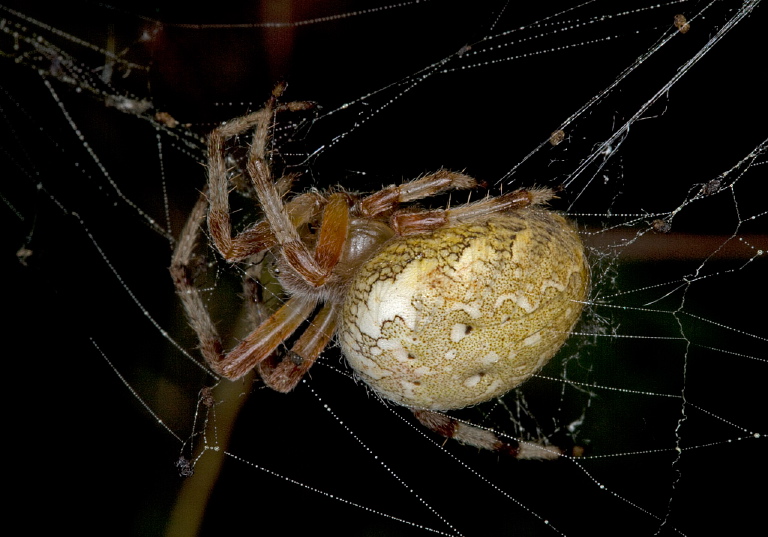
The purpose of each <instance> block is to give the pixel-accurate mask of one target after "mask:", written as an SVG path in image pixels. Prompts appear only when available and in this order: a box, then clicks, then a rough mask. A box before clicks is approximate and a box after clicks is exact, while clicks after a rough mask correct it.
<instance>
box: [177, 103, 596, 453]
mask: <svg viewBox="0 0 768 537" xmlns="http://www.w3.org/2000/svg"><path fill="white" fill-rule="evenodd" d="M281 91H282V90H281V89H278V90H276V91H275V93H274V95H273V97H272V98H271V99H270V101H269V102H268V103H267V104H266V106H265V107H264V108H263V109H261V110H259V111H257V112H254V113H252V114H249V115H247V116H243V117H240V118H236V119H234V120H232V121H230V122H228V123H226V124H224V125H222V126H221V127H219V128H218V129H216V130H215V131H214V132H213V133H212V134H211V135H210V137H209V143H208V150H209V154H208V159H209V161H208V165H209V179H208V187H207V190H206V192H205V193H204V194H203V196H202V197H201V199H200V201H199V202H198V204H197V206H196V207H195V209H194V210H193V212H192V214H191V215H190V217H189V220H188V222H187V225H186V227H185V229H184V231H183V232H182V236H181V238H180V240H179V244H178V246H177V248H176V252H175V253H174V259H173V264H172V267H171V272H172V274H173V276H174V280H175V283H176V286H177V289H178V292H179V295H180V296H181V298H182V301H183V302H184V305H185V308H186V311H187V315H188V317H189V319H190V323H191V324H192V327H193V328H194V329H195V331H196V333H197V335H198V338H199V339H200V347H201V350H202V353H203V356H204V357H205V359H206V361H207V362H208V364H209V365H210V367H211V368H212V369H213V370H214V371H216V372H217V373H219V374H220V375H223V376H225V377H227V378H229V379H236V378H239V377H241V376H242V375H244V374H246V373H247V372H249V371H250V370H251V369H254V368H256V369H257V370H258V372H259V374H260V375H261V378H262V379H263V380H264V382H265V383H266V384H267V385H269V386H270V387H272V388H274V389H276V390H278V391H283V392H287V391H290V390H291V389H293V388H294V387H295V386H296V384H297V383H298V382H299V381H300V380H301V378H302V377H303V375H304V374H305V373H306V372H307V370H308V369H309V368H310V367H311V365H312V364H313V363H314V361H315V359H316V358H317V357H318V356H319V355H320V353H321V352H322V351H323V349H324V348H325V347H326V346H327V345H328V343H329V342H330V341H331V339H332V338H333V337H334V335H336V336H337V339H338V342H339V344H340V346H341V348H342V351H343V353H344V355H345V356H346V358H347V360H348V362H349V363H350V365H351V366H352V368H353V369H354V370H355V373H356V375H357V376H358V377H359V378H361V379H362V380H364V381H365V382H366V383H367V384H368V385H369V386H370V387H371V388H373V390H374V391H375V392H376V393H378V394H379V395H380V396H382V397H384V398H386V399H388V400H391V401H394V402H396V403H399V404H402V405H404V406H407V407H409V408H411V409H412V410H414V414H415V415H416V416H417V418H418V419H419V420H420V421H421V422H422V423H423V424H424V425H426V426H427V427H429V428H431V429H432V430H434V431H436V432H439V433H440V434H443V435H445V436H450V437H455V438H458V439H459V440H462V441H464V442H468V443H471V444H474V445H477V446H480V447H484V448H490V449H502V448H503V449H511V450H512V451H513V452H515V453H516V454H517V455H518V456H545V455H542V454H538V455H531V454H530V453H528V454H527V455H521V451H522V450H521V448H520V446H518V445H516V444H514V445H512V444H511V443H510V442H509V441H506V442H502V441H500V440H499V439H498V438H497V437H496V436H495V435H493V434H492V433H490V432H485V431H480V430H475V431H468V427H467V426H465V425H462V424H459V423H458V422H456V421H455V420H452V419H450V418H447V417H445V416H443V415H441V414H439V413H438V412H436V411H439V410H450V409H456V408H462V407H465V406H468V405H473V404H477V403H481V402H484V401H487V400H489V399H491V398H494V397H499V396H500V395H502V394H504V393H506V392H507V391H509V390H510V389H512V388H514V387H515V386H517V385H519V384H520V383H522V382H524V381H525V380H527V379H528V378H529V377H530V376H531V375H533V374H534V373H535V372H536V371H537V370H539V369H540V368H541V367H542V366H543V365H544V364H545V363H546V362H547V361H548V360H549V359H550V358H551V357H552V356H553V355H554V354H555V353H556V352H557V350H558V349H559V348H560V347H561V345H562V344H563V342H564V341H565V339H566V338H567V337H568V334H569V333H570V330H571V329H572V327H573V325H574V324H575V322H576V321H577V319H578V317H579V315H580V313H581V309H582V303H583V301H584V300H585V299H586V295H587V292H588V287H589V268H588V265H587V262H586V259H585V255H584V250H583V246H582V245H581V242H580V240H579V237H578V234H577V233H576V231H575V230H574V229H573V227H572V226H571V225H570V224H569V223H568V222H567V221H566V220H565V219H564V218H563V217H562V216H560V215H558V214H556V213H554V212H552V211H549V210H546V209H544V208H543V207H542V205H543V204H544V203H545V202H547V201H548V200H549V199H550V198H551V197H552V192H551V190H549V189H521V190H516V191H514V192H510V193H507V194H503V195H500V196H497V197H485V198H483V199H481V200H479V201H476V202H473V203H468V204H465V205H459V206H456V207H450V208H445V209H437V210H434V209H433V210H426V209H422V208H419V207H418V206H416V205H414V204H413V202H415V201H417V200H420V199H423V198H426V197H429V196H434V195H436V194H439V193H443V192H446V191H449V190H451V189H472V188H475V187H476V186H478V185H477V181H476V180H475V179H473V178H472V177H469V176H468V175H465V174H463V173H457V172H452V171H447V170H439V171H437V172H435V173H431V174H428V175H425V176H423V177H421V178H418V179H415V180H412V181H409V182H406V183H403V184H401V185H395V186H390V187H387V188H384V189H382V190H380V191H378V192H375V193H373V194H357V193H352V192H346V191H342V190H336V191H333V192H319V191H311V192H307V193H304V194H298V195H295V196H293V197H290V196H287V193H288V191H289V190H290V188H291V186H292V182H293V178H292V177H286V176H283V177H279V178H274V177H273V176H272V169H271V166H270V164H269V155H268V150H267V147H268V143H269V140H270V132H271V126H272V122H273V120H274V115H275V114H277V113H279V112H282V111H286V110H301V109H304V108H307V107H308V106H309V105H307V104H306V103H288V104H278V103H277V97H279V95H280V93H281ZM249 130H253V138H252V141H251V143H250V146H249V150H248V156H247V166H246V170H247V175H248V179H249V180H250V182H251V185H252V187H253V190H254V192H255V196H256V198H257V200H258V203H259V205H260V209H261V211H262V212H263V215H264V218H263V220H261V221H259V222H256V223H255V224H253V225H252V226H251V227H249V228H247V229H246V230H245V231H243V232H241V233H239V234H237V235H233V233H232V225H231V222H230V207H229V191H230V189H231V184H230V179H229V178H228V170H227V166H226V164H225V162H226V160H225V143H226V142H227V140H228V139H230V138H232V137H234V136H236V135H239V134H242V133H245V132H247V131H249ZM284 198H287V201H286V200H284ZM206 214H207V221H208V228H209V231H210V237H211V240H212V243H213V245H214V246H215V248H216V250H218V252H219V253H220V254H221V255H222V256H223V257H224V258H225V259H226V260H227V261H229V262H240V261H245V260H248V259H253V258H254V256H257V255H260V254H263V253H264V252H265V251H269V252H270V253H271V254H272V255H273V256H274V259H275V263H276V267H277V270H276V271H275V272H276V273H277V274H278V276H277V278H278V280H279V282H280V284H281V286H282V287H283V288H284V290H285V292H286V296H287V297H288V298H287V300H286V301H285V302H284V304H283V305H282V306H281V307H280V308H279V309H277V311H275V313H274V314H273V315H272V316H270V317H269V318H267V319H266V320H264V321H263V322H261V323H260V324H259V325H258V326H256V327H254V329H253V331H252V332H251V333H250V334H248V335H247V336H246V337H245V338H243V340H242V341H241V342H240V343H239V344H238V345H237V346H235V348H234V349H232V350H231V351H229V352H224V350H223V348H222V345H221V343H220V340H219V336H218V334H217V332H216V329H215V326H214V324H213V323H212V321H211V319H210V317H209V315H208V312H207V310H206V308H205V306H204V304H203V302H202V299H201V298H200V295H199V293H198V292H197V290H196V289H195V287H194V284H193V281H192V279H193V278H192V277H191V275H190V274H191V271H190V270H189V265H190V262H191V257H192V251H193V249H194V246H195V243H196V241H197V239H198V236H199V228H200V226H201V224H202V222H203V220H204V219H205V217H206ZM308 319H310V322H309V323H308V324H306V328H301V327H302V326H303V325H304V324H305V321H307V320H308ZM302 329H303V332H301V330H302ZM295 333H296V334H295ZM287 340H291V341H293V343H292V346H291V348H290V350H289V351H288V352H284V353H279V352H277V351H278V348H279V347H280V346H281V345H282V344H284V343H285V342H286V341H287Z"/></svg>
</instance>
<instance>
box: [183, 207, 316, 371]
mask: <svg viewBox="0 0 768 537" xmlns="http://www.w3.org/2000/svg"><path fill="white" fill-rule="evenodd" d="M207 207H208V203H207V199H206V195H205V193H203V194H202V195H201V196H200V199H198V201H197V203H196V204H195V207H194V208H193V209H192V212H191V214H190V217H189V219H188V220H187V223H186V224H185V226H184V229H183V230H182V233H181V236H180V238H179V242H178V243H177V245H176V249H175V251H174V253H173V258H172V261H171V267H170V271H171V275H172V277H173V281H174V284H175V285H176V292H177V293H178V295H179V297H180V299H181V302H182V304H183V305H184V309H185V311H186V314H187V319H188V320H189V323H190V325H191V326H192V329H193V330H194V331H195V333H196V334H197V337H198V339H199V341H200V351H201V353H202V354H203V357H204V358H205V360H206V362H208V365H209V366H210V367H211V368H212V369H213V370H214V371H215V372H216V373H219V374H220V375H223V376H225V377H227V378H229V379H236V378H239V377H241V376H243V375H244V374H246V373H247V372H248V371H250V369H252V368H253V367H254V366H255V365H256V364H257V363H259V362H260V361H261V360H264V359H265V358H267V356H269V354H270V353H272V352H273V351H274V350H275V349H276V348H277V346H278V345H279V344H280V343H281V342H282V341H283V340H285V339H286V338H288V337H290V335H291V334H292V333H293V332H294V331H296V329H297V328H298V327H299V326H300V325H301V323H302V322H303V321H304V320H305V319H306V318H307V317H308V316H309V315H310V314H311V313H312V310H314V308H315V306H316V304H317V300H316V299H314V298H308V299H299V298H296V297H293V298H291V299H289V300H288V301H287V302H286V303H285V304H284V305H283V306H282V307H281V308H280V309H278V310H277V311H276V312H275V313H274V314H273V315H272V316H271V317H269V318H267V319H266V320H265V321H264V322H262V323H261V324H260V325H259V326H258V327H257V328H256V329H255V330H253V331H252V332H251V333H250V334H249V335H248V336H246V337H245V339H243V341H241V342H240V344H239V345H237V346H236V347H235V348H234V349H232V351H230V352H229V353H228V354H226V355H225V354H224V350H223V346H222V343H221V339H220V338H219V334H218V331H217V330H216V326H215V325H214V324H213V322H212V321H211V318H210V315H209V314H208V310H207V309H206V307H205V304H204V303H203V299H202V297H201V295H200V292H199V291H198V289H197V288H196V287H195V286H194V282H193V280H194V278H193V275H192V271H191V268H190V265H191V264H192V257H193V253H194V249H195V245H196V244H197V240H198V237H199V234H200V226H201V225H202V224H203V221H204V220H205V213H206V209H207Z"/></svg>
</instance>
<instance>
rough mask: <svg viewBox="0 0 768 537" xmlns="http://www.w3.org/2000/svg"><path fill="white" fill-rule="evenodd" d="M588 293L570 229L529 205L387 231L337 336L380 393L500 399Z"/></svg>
mask: <svg viewBox="0 0 768 537" xmlns="http://www.w3.org/2000/svg"><path fill="white" fill-rule="evenodd" d="M588 293H589V265H588V263H587V260H586V255H585V252H584V247H583V245H582V243H581V240H580V239H579V236H578V234H577V232H576V230H575V229H574V228H573V226H572V225H571V224H570V223H569V222H568V221H567V220H566V219H565V218H563V217H562V216H560V215H558V214H556V213H554V212H551V211H547V210H544V209H540V208H528V209H522V210H518V211H513V212H509V213H505V214H495V215H492V216H489V217H487V218H485V219H482V220H479V221H476V220H475V221H469V222H463V223H459V224H456V225H452V226H447V227H443V228H439V229H437V230H435V231H433V232H430V233H425V234H419V235H410V236H406V237H395V238H392V239H391V240H390V241H388V242H387V243H386V244H385V245H384V246H383V247H382V249H381V250H380V251H379V252H378V253H377V254H376V255H375V256H373V257H372V258H371V259H369V260H368V261H366V262H365V263H364V264H363V265H362V266H361V267H360V269H359V270H358V271H357V273H356V274H355V276H354V278H353V279H352V281H351V283H350V286H349V288H348V290H347V295H346V298H345V301H344V305H343V307H342V312H341V319H340V330H339V332H338V334H339V341H340V344H341V347H342V351H343V352H344V355H345V357H346V359H347V361H348V362H349V364H350V366H351V367H352V368H353V369H354V370H355V372H356V374H357V376H358V377H359V378H361V379H362V380H363V381H365V382H366V383H367V384H368V385H369V386H370V387H371V388H373V389H374V390H375V391H376V392H378V393H379V394H380V395H381V396H382V397H384V398H386V399H389V400H391V401H394V402H396V403H399V404H402V405H405V406H408V407H411V408H420V409H428V410H450V409H457V408H463V407H466V406H470V405H474V404H478V403H482V402H484V401H488V400H490V399H493V398H495V397H500V396H501V395H503V394H504V393H506V392H508V391H509V390H511V389H513V388H515V387H516V386H518V385H520V384H521V383H523V382H525V381H526V380H527V379H528V378H530V377H531V376H532V375H533V374H534V373H536V372H537V371H538V370H540V369H541V368H542V367H543V366H544V365H545V364H546V363H547V362H548V361H549V360H550V359H551V358H552V357H553V356H554V355H555V354H556V353H557V351H558V350H559V349H560V347H561V346H562V345H563V343H564V342H565V341H566V339H567V338H568V336H569V334H570V331H571V330H572V329H573V326H574V325H575V324H576V322H577V321H578V319H579V316H580V315H581V310H582V306H583V303H584V301H585V300H586V299H587V295H588Z"/></svg>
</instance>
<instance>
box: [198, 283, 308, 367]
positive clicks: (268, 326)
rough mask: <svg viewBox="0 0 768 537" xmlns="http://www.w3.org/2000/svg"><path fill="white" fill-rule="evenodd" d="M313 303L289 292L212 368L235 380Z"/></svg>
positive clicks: (293, 326)
mask: <svg viewBox="0 0 768 537" xmlns="http://www.w3.org/2000/svg"><path fill="white" fill-rule="evenodd" d="M316 305H317V300H316V299H314V298H298V297H296V296H293V297H291V298H289V299H288V301H287V302H286V303H285V304H283V306H282V307H281V308H280V309H278V310H277V311H276V312H275V313H274V314H272V316H271V317H269V318H267V319H266V320H265V321H264V322H263V323H261V324H260V325H259V326H257V327H256V329H255V330H253V331H252V332H251V333H250V334H248V335H247V336H246V337H245V338H244V339H243V340H242V341H241V342H240V343H239V344H238V345H237V346H236V347H235V348H234V349H232V350H231V351H229V353H227V355H226V356H224V357H222V358H221V359H219V360H218V361H216V362H215V363H210V362H209V363H210V365H211V367H212V368H213V370H214V371H216V372H217V373H219V374H220V375H223V376H225V377H227V378H228V379H230V380H236V379H238V378H240V377H242V376H243V375H245V374H246V373H248V372H249V371H250V370H251V369H253V368H254V367H255V366H256V365H257V364H259V363H260V362H261V361H263V360H265V359H266V358H267V357H268V356H269V355H270V354H271V353H272V352H273V351H274V350H275V349H276V348H277V347H278V346H279V345H280V343H282V342H283V341H284V340H285V339H287V338H289V337H290V336H291V334H293V333H294V332H295V331H296V329H297V328H299V326H300V325H301V323H302V322H304V321H305V320H306V318H307V317H308V316H309V315H310V314H311V313H312V310H314V309H315V306H316Z"/></svg>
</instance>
